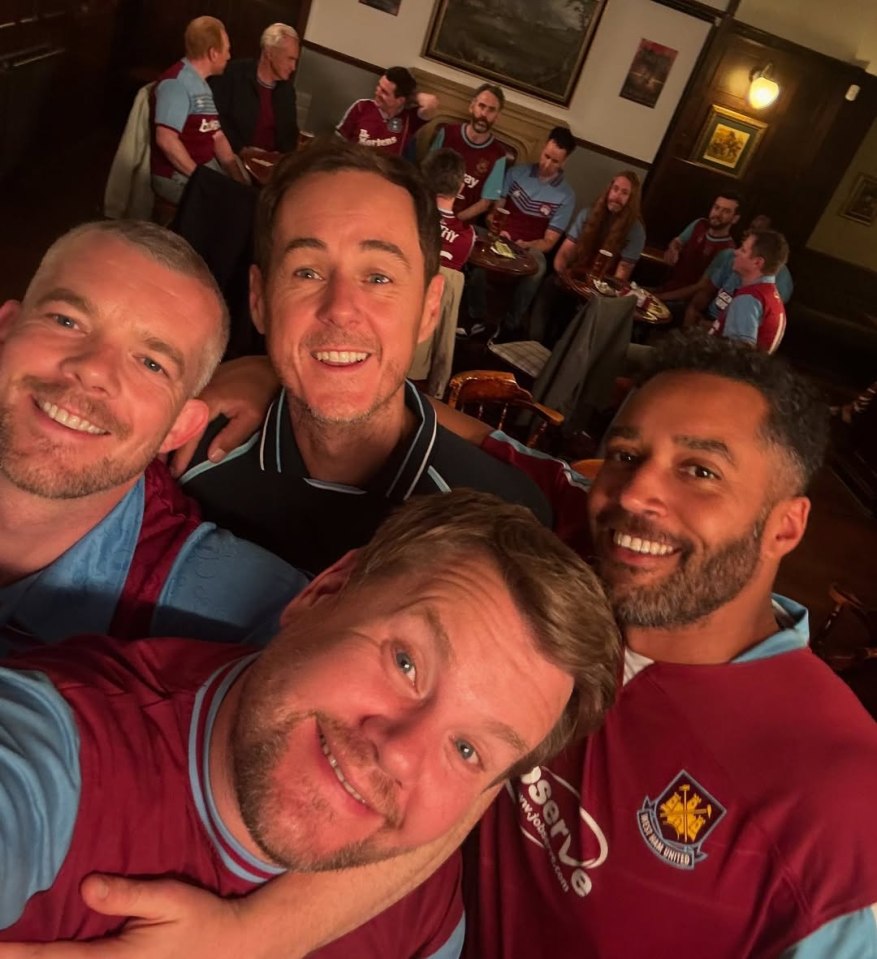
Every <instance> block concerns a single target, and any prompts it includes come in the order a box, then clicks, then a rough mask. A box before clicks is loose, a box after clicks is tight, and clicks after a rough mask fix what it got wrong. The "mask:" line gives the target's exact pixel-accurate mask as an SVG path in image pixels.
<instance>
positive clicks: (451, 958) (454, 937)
mask: <svg viewBox="0 0 877 959" xmlns="http://www.w3.org/2000/svg"><path fill="white" fill-rule="evenodd" d="M465 938H466V917H465V916H460V921H459V922H458V923H457V925H456V927H455V929H454V931H453V932H452V933H451V935H450V937H449V938H448V940H447V941H446V942H445V943H443V944H442V945H441V946H440V947H439V948H438V949H436V951H435V952H433V953H430V954H429V956H427V959H459V957H460V956H461V955H462V954H463V940H464V939H465Z"/></svg>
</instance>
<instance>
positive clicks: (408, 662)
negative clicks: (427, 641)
mask: <svg viewBox="0 0 877 959" xmlns="http://www.w3.org/2000/svg"><path fill="white" fill-rule="evenodd" d="M394 656H395V659H396V665H397V666H398V667H399V669H400V670H401V671H402V672H403V673H404V674H405V675H406V676H407V677H408V679H410V680H411V682H412V683H413V682H414V681H415V680H416V679H417V667H416V666H415V665H414V660H413V659H412V658H411V656H409V654H408V653H407V652H406V651H405V650H404V649H397V650H396V652H395V654H394Z"/></svg>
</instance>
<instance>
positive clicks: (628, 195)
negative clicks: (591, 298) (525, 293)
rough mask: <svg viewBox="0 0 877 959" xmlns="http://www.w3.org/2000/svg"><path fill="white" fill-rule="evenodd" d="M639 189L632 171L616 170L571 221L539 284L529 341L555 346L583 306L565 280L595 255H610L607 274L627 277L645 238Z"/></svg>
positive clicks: (588, 265) (589, 264) (586, 266)
mask: <svg viewBox="0 0 877 959" xmlns="http://www.w3.org/2000/svg"><path fill="white" fill-rule="evenodd" d="M641 193H642V188H641V185H640V179H639V176H638V175H637V174H636V173H634V172H633V170H622V171H621V172H620V173H616V174H615V176H614V177H613V178H612V180H611V182H610V183H609V185H608V186H607V187H606V189H605V190H603V192H602V193H601V194H600V195H599V196H598V197H597V198H596V200H594V202H593V203H592V204H591V206H589V207H583V208H582V209H581V210H580V211H579V214H578V216H577V217H576V218H575V220H574V221H573V224H572V226H571V227H570V229H569V231H568V232H567V235H566V237H565V239H564V241H563V243H561V245H560V249H559V250H558V251H557V254H556V256H555V257H554V270H555V273H554V275H553V276H551V277H549V278H548V280H547V281H546V282H545V283H543V285H542V290H541V291H540V294H539V297H538V299H537V301H536V304H535V305H534V307H533V315H532V319H531V324H530V335H531V338H532V339H535V340H540V341H542V342H543V343H545V345H546V346H553V345H554V343H556V342H557V340H558V339H559V338H560V335H561V334H562V333H563V330H564V329H565V327H566V325H567V324H568V323H569V321H570V320H571V319H572V317H573V315H574V314H575V311H576V309H577V308H578V307H579V306H580V305H581V303H580V300H579V298H578V297H577V296H576V294H574V293H573V292H572V290H571V289H570V288H569V286H568V284H567V282H566V281H567V279H568V278H569V277H570V276H575V275H576V274H579V273H586V272H587V271H588V270H590V269H591V267H592V264H593V263H594V259H595V257H596V256H597V254H598V253H599V252H600V251H601V250H603V251H607V252H609V253H610V254H611V259H610V261H609V264H608V266H607V269H606V272H607V273H608V274H609V275H611V276H614V277H615V278H616V279H618V280H622V281H623V280H627V279H629V277H630V274H631V272H632V270H633V267H634V265H635V264H636V261H637V260H638V259H639V257H640V254H641V253H642V251H643V247H644V246H645V242H646V231H645V227H644V226H643V222H642V218H641V216H640V197H641Z"/></svg>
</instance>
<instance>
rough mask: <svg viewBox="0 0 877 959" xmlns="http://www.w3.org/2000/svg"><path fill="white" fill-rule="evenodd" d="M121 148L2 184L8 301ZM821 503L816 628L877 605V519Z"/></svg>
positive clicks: (797, 581)
mask: <svg viewBox="0 0 877 959" xmlns="http://www.w3.org/2000/svg"><path fill="white" fill-rule="evenodd" d="M114 150H115V135H114V134H112V133H110V132H107V131H96V132H94V133H93V134H91V135H90V136H88V137H86V138H85V139H83V140H82V141H80V142H79V143H77V144H75V145H67V146H66V147H64V148H63V149H61V150H59V151H58V152H56V153H55V154H54V155H46V156H44V158H43V159H42V161H41V162H40V163H39V165H38V166H35V167H32V168H30V169H28V170H27V171H26V172H24V173H23V174H21V175H19V176H17V177H16V178H15V179H14V180H7V181H5V182H3V183H0V300H3V299H6V298H8V297H11V296H21V294H22V293H23V292H24V287H25V285H26V282H27V279H28V278H29V277H30V276H31V275H32V273H33V271H34V269H35V268H36V265H37V263H38V262H39V258H40V256H41V255H42V253H43V252H44V250H45V248H46V247H47V246H48V244H49V243H50V242H51V241H52V239H54V238H55V237H56V236H57V235H58V234H59V233H61V232H62V231H63V230H65V229H67V228H69V227H70V226H73V225H74V224H76V223H79V222H82V221H83V220H87V219H92V218H95V217H96V216H98V215H99V211H100V201H101V196H102V193H103V186H104V181H105V179H106V173H107V170H108V168H109V164H110V162H111V160H112V156H113V152H114ZM835 386H837V387H838V388H839V389H841V390H842V389H843V384H835ZM813 504H814V505H813V512H812V514H811V521H810V528H809V530H808V532H807V535H806V537H805V540H804V542H803V543H802V545H801V546H800V547H799V548H798V550H797V551H796V552H795V553H794V554H792V556H790V557H789V558H788V559H787V561H786V563H785V565H784V567H783V570H782V572H781V575H780V580H779V588H780V590H781V591H782V592H784V593H786V594H788V595H790V596H792V597H794V598H795V599H797V600H799V601H801V602H803V603H805V604H807V605H808V606H809V607H810V609H811V615H812V621H813V623H814V624H818V623H821V622H822V620H824V618H825V616H826V615H827V613H828V611H829V609H830V607H831V604H830V601H829V599H828V594H827V589H828V585H829V584H830V583H831V582H832V581H835V580H839V581H841V582H843V583H845V584H847V586H848V587H849V588H851V589H852V590H853V591H854V592H856V593H857V594H858V595H859V596H860V598H861V599H862V600H864V601H865V602H866V603H867V604H869V605H872V606H877V576H875V574H874V568H875V563H874V556H875V554H877V521H875V519H874V518H873V517H870V516H868V515H867V514H866V513H865V512H864V511H863V510H862V509H861V508H860V507H859V505H858V504H857V502H856V500H855V499H854V498H853V497H852V496H851V495H850V494H849V493H848V492H847V490H846V489H845V488H844V487H843V485H842V484H841V483H840V482H839V481H838V479H837V478H836V477H835V476H834V475H833V474H832V473H831V472H830V471H829V470H828V469H825V470H823V472H822V473H821V475H820V476H819V477H818V480H817V482H816V484H815V486H814V489H813Z"/></svg>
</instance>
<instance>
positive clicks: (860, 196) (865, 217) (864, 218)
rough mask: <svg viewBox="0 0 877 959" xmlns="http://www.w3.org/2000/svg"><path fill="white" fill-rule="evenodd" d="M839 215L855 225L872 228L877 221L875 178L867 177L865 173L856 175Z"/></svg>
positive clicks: (876, 186) (876, 183)
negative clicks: (861, 224) (859, 224)
mask: <svg viewBox="0 0 877 959" xmlns="http://www.w3.org/2000/svg"><path fill="white" fill-rule="evenodd" d="M840 215H841V216H843V217H846V218H847V219H848V220H855V221H856V223H863V224H864V225H865V226H873V224H874V221H875V220H877V176H868V174H867V173H860V174H859V175H858V177H857V178H856V182H855V183H854V184H853V188H852V190H851V191H850V195H849V196H848V197H847V199H846V202H845V203H844V205H843V207H842V208H841V211H840Z"/></svg>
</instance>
